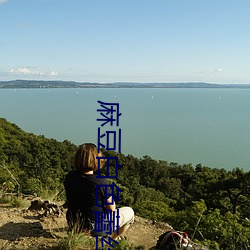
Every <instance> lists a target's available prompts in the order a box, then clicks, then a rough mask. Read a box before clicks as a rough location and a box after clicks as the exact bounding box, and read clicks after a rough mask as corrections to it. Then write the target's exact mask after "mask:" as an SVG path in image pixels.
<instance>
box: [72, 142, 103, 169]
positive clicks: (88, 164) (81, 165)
mask: <svg viewBox="0 0 250 250" xmlns="http://www.w3.org/2000/svg"><path fill="white" fill-rule="evenodd" d="M96 157H103V153H102V152H101V151H100V153H98V150H97V147H96V145H95V144H93V143H84V144H82V145H80V146H79V147H78V149H77V151H76V154H75V158H74V166H73V167H74V169H76V170H79V171H82V172H85V171H92V170H93V171H96V170H98V159H97V158H96ZM104 163H105V160H104V159H100V168H102V167H103V166H104Z"/></svg>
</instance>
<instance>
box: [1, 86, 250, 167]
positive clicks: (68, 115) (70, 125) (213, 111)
mask: <svg viewBox="0 0 250 250" xmlns="http://www.w3.org/2000/svg"><path fill="white" fill-rule="evenodd" d="M98 100H100V101H103V102H117V103H119V104H120V112H121V113H122V116H121V117H120V126H119V128H121V134H122V136H121V148H122V153H124V154H125V155H127V154H131V155H133V156H136V157H138V158H140V157H142V156H144V155H149V156H151V157H152V158H153V159H156V160H166V161H168V162H177V163H180V164H184V163H192V165H193V166H195V165H196V164H199V163H201V164H202V165H205V166H208V167H216V168H226V169H228V170H230V169H233V168H234V167H240V168H243V169H245V170H247V171H249V170H250V156H249V148H250V129H249V127H250V90H247V89H119V88H117V89H84V88H82V89H17V90H14V89H5V90H3V89H2V90H0V116H1V117H3V118H6V119H7V120H8V121H10V122H13V123H15V124H17V125H18V126H19V127H20V128H22V129H23V130H24V131H26V132H32V133H34V134H36V135H41V134H42V135H44V136H45V137H49V138H54V139H57V140H59V141H63V140H65V139H66V140H70V141H71V142H73V143H74V144H77V145H78V144H81V143H84V142H94V143H96V142H97V130H98V127H100V125H101V123H100V122H98V121H97V120H96V119H98V118H100V114H99V113H98V112H97V109H98V108H100V105H99V104H98V103H97V101H98ZM114 129H115V127H111V126H109V125H107V126H104V127H103V128H102V131H103V132H104V131H105V130H109V131H112V130H114Z"/></svg>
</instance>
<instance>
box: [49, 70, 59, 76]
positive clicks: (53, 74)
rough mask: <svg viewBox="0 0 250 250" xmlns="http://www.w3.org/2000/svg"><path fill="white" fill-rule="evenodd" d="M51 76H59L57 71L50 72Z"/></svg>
mask: <svg viewBox="0 0 250 250" xmlns="http://www.w3.org/2000/svg"><path fill="white" fill-rule="evenodd" d="M50 75H51V76H57V75H58V73H57V72H56V71H55V70H52V71H51V72H50Z"/></svg>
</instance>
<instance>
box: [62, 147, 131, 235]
mask: <svg viewBox="0 0 250 250" xmlns="http://www.w3.org/2000/svg"><path fill="white" fill-rule="evenodd" d="M96 157H103V154H102V152H100V153H98V150H97V147H96V146H95V145H94V144H92V143H86V144H82V145H81V146H79V148H78V150H77V152H76V154H75V158H74V165H73V170H71V171H70V172H69V173H68V174H67V176H66V178H65V181H64V187H65V191H66V198H67V204H68V210H67V213H66V219H67V222H68V225H69V229H70V230H72V229H73V228H74V229H75V230H77V231H78V232H80V231H82V230H85V229H86V230H92V232H93V233H94V231H93V225H94V222H95V212H107V210H111V211H112V214H113V211H115V222H117V218H116V215H117V210H116V205H115V201H114V200H113V204H111V203H112V196H110V195H109V196H107V195H106V198H105V187H103V186H100V187H98V193H97V191H96V187H97V186H98V185H109V184H108V182H107V181H106V179H105V178H96V175H94V171H96V170H98V160H97V158H96ZM103 165H104V160H103V159H101V160H100V166H99V167H100V168H102V167H103ZM108 188H110V187H108ZM110 191H111V190H108V192H107V193H108V194H110V193H111V192H110ZM97 196H98V197H97ZM96 199H98V205H99V206H97V205H96ZM104 203H107V204H108V205H104ZM119 216H120V217H119V223H118V227H119V230H115V229H114V230H113V231H114V232H113V233H112V235H111V237H112V238H113V239H116V238H117V237H118V236H119V235H120V234H122V233H124V232H125V231H126V230H127V229H128V228H129V226H130V224H131V223H133V221H134V211H133V209H132V208H130V207H122V208H119ZM116 226H117V223H115V228H117V227H116Z"/></svg>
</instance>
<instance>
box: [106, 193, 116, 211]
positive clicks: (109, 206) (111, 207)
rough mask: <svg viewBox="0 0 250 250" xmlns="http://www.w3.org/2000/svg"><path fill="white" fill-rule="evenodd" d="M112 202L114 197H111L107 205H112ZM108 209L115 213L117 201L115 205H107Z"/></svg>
mask: <svg viewBox="0 0 250 250" xmlns="http://www.w3.org/2000/svg"><path fill="white" fill-rule="evenodd" d="M111 202H112V196H110V197H109V198H108V199H107V203H111ZM105 207H106V209H107V210H111V211H115V209H116V208H115V200H114V201H113V204H108V205H105Z"/></svg>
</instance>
